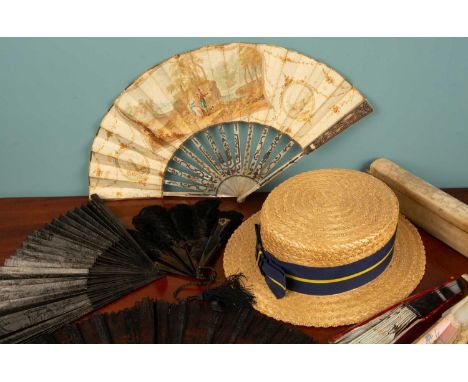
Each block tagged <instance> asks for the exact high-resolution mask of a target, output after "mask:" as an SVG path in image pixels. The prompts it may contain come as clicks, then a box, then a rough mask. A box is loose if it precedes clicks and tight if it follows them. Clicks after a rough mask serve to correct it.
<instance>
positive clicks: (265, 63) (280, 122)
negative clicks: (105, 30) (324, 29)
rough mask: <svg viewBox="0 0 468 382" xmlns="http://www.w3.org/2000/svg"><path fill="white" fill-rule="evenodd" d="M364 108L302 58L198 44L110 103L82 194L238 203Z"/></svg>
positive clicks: (366, 109) (341, 82) (261, 48)
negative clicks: (215, 198) (222, 199)
mask: <svg viewBox="0 0 468 382" xmlns="http://www.w3.org/2000/svg"><path fill="white" fill-rule="evenodd" d="M371 111H372V108H371V106H370V105H369V103H368V102H367V101H366V100H365V99H364V97H363V96H362V95H361V94H360V92H359V91H358V90H357V89H355V88H354V87H353V86H352V85H351V84H350V83H349V82H347V81H346V80H345V79H344V78H343V77H342V76H341V75H340V74H338V73H337V72H336V71H335V70H334V69H332V68H330V67H328V66H327V65H325V64H323V63H321V62H319V61H316V60H314V59H312V58H310V57H306V56H304V55H302V54H299V53H297V52H294V51H291V50H287V49H284V48H281V47H277V46H271V45H264V44H246V43H233V44H228V45H217V46H206V47H203V48H200V49H197V50H194V51H191V52H187V53H183V54H179V55H176V56H174V57H172V58H170V59H168V60H167V61H164V62H163V63H161V64H159V65H156V66H155V67H153V68H151V69H150V70H148V71H147V72H145V73H144V74H143V75H141V76H140V77H139V78H138V79H137V80H136V81H135V82H133V83H132V84H131V85H130V86H129V87H127V88H126V89H125V90H124V91H123V92H122V94H121V95H120V96H119V97H118V98H117V99H116V100H115V102H114V104H113V106H112V107H111V108H110V110H109V111H108V113H107V114H106V116H105V117H104V118H103V120H102V122H101V125H100V129H99V130H98V133H97V135H96V138H95V139H94V142H93V145H92V153H91V161H90V167H89V192H90V194H92V193H97V194H99V195H100V196H101V197H103V198H109V199H126V198H145V197H162V196H164V195H176V196H218V197H236V198H237V199H238V201H242V200H244V199H245V197H246V196H247V195H249V194H250V193H252V192H254V191H255V190H257V189H259V188H260V187H262V186H263V185H265V184H266V183H268V182H269V181H270V180H272V179H273V178H274V177H275V176H276V175H278V174H279V173H280V172H282V171H283V170H284V169H286V168H287V167H288V166H290V165H291V164H293V163H294V162H296V161H297V160H298V159H300V158H301V157H302V156H304V155H306V154H308V153H310V152H312V151H314V150H315V149H317V148H318V147H320V146H321V145H323V144H324V143H326V142H327V141H328V140H329V139H331V138H333V137H334V136H335V135H337V134H338V133H340V132H341V131H343V130H344V129H346V128H347V127H349V126H350V125H351V124H353V123H355V122H356V121H358V120H359V119H361V118H362V117H364V116H365V115H367V114H368V113H370V112H371Z"/></svg>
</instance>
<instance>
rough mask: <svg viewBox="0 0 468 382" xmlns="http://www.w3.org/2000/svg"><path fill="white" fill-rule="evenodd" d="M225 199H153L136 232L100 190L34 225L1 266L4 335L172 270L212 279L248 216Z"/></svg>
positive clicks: (52, 320) (20, 337) (60, 319)
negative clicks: (219, 257)
mask: <svg viewBox="0 0 468 382" xmlns="http://www.w3.org/2000/svg"><path fill="white" fill-rule="evenodd" d="M218 204H219V201H217V200H209V201H208V202H199V203H197V204H195V205H194V206H192V207H189V206H187V205H176V206H174V207H173V208H172V209H171V210H169V212H166V210H164V209H162V208H160V207H157V206H152V207H147V208H145V209H143V210H142V212H141V213H140V214H139V215H138V216H137V217H136V218H135V222H136V226H137V228H138V229H139V231H135V232H133V235H131V234H130V233H129V232H128V231H127V230H126V229H125V228H124V227H123V226H122V224H121V223H120V222H119V221H118V220H117V219H116V218H115V217H114V216H113V215H112V213H111V212H110V211H109V210H108V209H107V208H106V207H105V206H104V204H103V203H102V201H101V200H100V199H99V197H98V196H97V195H93V196H92V197H91V200H90V202H89V203H88V204H86V205H84V206H81V207H79V208H77V209H75V210H73V211H70V212H68V213H66V214H63V215H62V216H60V217H59V218H58V219H54V220H53V221H52V222H51V223H50V224H48V225H46V226H45V227H44V228H42V229H40V230H37V231H35V232H33V233H31V234H30V235H29V236H28V237H27V238H26V240H25V241H24V242H23V244H22V245H21V247H20V248H19V249H18V250H17V251H16V253H15V254H14V255H13V256H11V257H10V258H8V259H7V260H6V261H5V264H4V265H3V266H2V267H0V343H11V342H26V341H29V340H30V339H31V338H33V337H35V336H37V335H39V334H41V333H48V332H51V331H53V330H54V329H56V328H58V327H60V326H62V325H64V324H65V323H67V322H71V321H73V320H75V319H78V318H80V317H82V316H83V315H85V314H88V313H89V312H91V311H93V310H95V309H97V308H99V307H101V306H104V305H106V304H108V303H110V302H112V301H114V300H116V299H117V298H119V297H121V296H123V295H125V294H127V293H128V292H130V291H131V290H134V289H137V288H139V287H142V286H143V285H145V284H147V283H149V282H151V281H153V280H155V279H157V278H160V277H162V276H164V275H165V272H172V273H176V274H183V275H186V276H192V277H198V278H200V279H208V280H209V281H211V280H212V278H213V277H212V275H210V274H209V272H206V269H207V266H208V265H209V263H210V261H211V260H212V259H213V257H214V255H215V254H217V253H219V251H217V250H218V249H219V247H220V246H222V245H223V244H224V243H225V242H226V240H227V238H228V236H229V235H230V232H232V231H233V230H234V229H235V228H236V227H237V226H238V225H239V224H240V222H241V221H242V215H241V214H238V213H235V212H233V211H227V212H224V211H223V212H220V211H219V210H218ZM159 215H161V216H159ZM171 219H172V220H171ZM184 219H185V220H184ZM184 223H190V224H191V227H187V226H184ZM145 235H148V236H147V237H146V236H145ZM137 240H138V241H137ZM139 243H142V244H143V248H142V246H141V245H140V244H139ZM189 265H192V268H189Z"/></svg>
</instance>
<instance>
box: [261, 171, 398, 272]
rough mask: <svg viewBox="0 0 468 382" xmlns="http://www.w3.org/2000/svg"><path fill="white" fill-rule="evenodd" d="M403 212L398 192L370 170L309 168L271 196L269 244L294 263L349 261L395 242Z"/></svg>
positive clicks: (264, 227) (265, 215)
mask: <svg viewBox="0 0 468 382" xmlns="http://www.w3.org/2000/svg"><path fill="white" fill-rule="evenodd" d="M398 213H399V208H398V199H397V197H396V196H395V194H394V193H393V191H392V190H391V189H390V188H389V187H388V186H386V185H385V184H384V183H383V182H382V181H380V180H378V179H376V178H374V177H372V176H370V175H368V174H365V173H362V172H358V171H354V170H346V169H324V170H317V171H309V172H305V173H302V174H300V175H298V176H295V177H293V178H291V179H289V180H287V181H286V182H284V183H283V184H281V185H280V186H278V187H277V188H275V189H274V190H273V191H272V192H271V193H270V195H269V196H268V198H267V199H266V201H265V203H264V204H263V206H262V210H261V214H260V221H261V233H262V240H263V245H264V247H265V249H266V250H267V251H269V252H271V253H273V254H274V255H275V256H276V257H277V258H278V259H279V260H282V261H286V262H290V263H295V264H300V265H306V266H317V267H321V266H324V267H326V266H338V265H343V264H348V263H351V262H354V261H357V260H359V259H362V258H364V257H367V256H370V255H371V254H372V253H374V252H375V251H377V250H378V249H379V248H381V247H382V246H384V245H385V244H386V243H387V242H388V241H389V239H390V238H391V237H392V235H393V234H394V232H395V229H396V226H397V223H398Z"/></svg>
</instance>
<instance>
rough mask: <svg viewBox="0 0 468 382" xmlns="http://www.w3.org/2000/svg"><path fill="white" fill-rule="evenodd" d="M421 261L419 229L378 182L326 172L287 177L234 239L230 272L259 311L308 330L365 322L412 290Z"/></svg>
mask: <svg viewBox="0 0 468 382" xmlns="http://www.w3.org/2000/svg"><path fill="white" fill-rule="evenodd" d="M424 267H425V256H424V246H423V244H422V241H421V238H420V236H419V234H418V231H417V230H416V228H415V227H414V226H413V225H412V224H411V223H410V222H409V221H408V220H406V218H405V217H404V216H402V215H400V214H399V208H398V199H397V198H396V196H395V194H394V193H393V192H392V191H391V190H390V188H388V187H387V186H386V185H385V184H384V183H383V182H381V181H380V180H378V179H376V178H374V177H372V176H371V175H368V174H366V173H362V172H359V171H354V170H345V169H326V170H317V171H310V172H305V173H302V174H300V175H297V176H295V177H293V178H290V179H289V180H287V181H286V182H284V183H282V184H281V185H280V186H278V187H277V188H275V189H274V190H273V191H272V192H271V193H270V195H269V196H268V197H267V199H266V201H265V203H264V204H263V206H262V209H261V211H260V212H258V213H256V214H255V215H253V216H251V217H250V218H249V219H247V220H246V221H245V222H244V223H243V224H242V225H241V226H240V227H239V228H238V229H237V230H236V231H235V232H234V234H233V235H232V237H231V239H230V240H229V242H228V244H227V246H226V251H225V254H224V271H225V273H226V276H228V275H233V274H237V273H243V274H244V275H245V284H246V286H247V287H248V288H250V289H251V290H252V292H253V293H254V295H255V298H256V303H255V308H256V309H257V310H259V311H260V312H262V313H264V314H266V315H268V316H270V317H273V318H276V319H278V320H282V321H286V322H290V323H293V324H296V325H306V326H321V327H327V326H339V325H347V324H353V323H356V322H359V321H362V320H364V319H366V318H368V317H370V316H372V315H374V314H375V313H378V312H379V311H381V310H383V309H384V308H386V307H388V306H389V305H392V304H394V303H396V302H398V301H399V300H402V299H403V298H405V297H406V296H408V295H409V294H410V293H411V292H412V291H413V290H414V288H415V287H416V286H417V285H418V283H419V282H420V280H421V278H422V276H423V274H424Z"/></svg>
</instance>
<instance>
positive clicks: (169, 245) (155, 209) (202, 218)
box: [131, 199, 243, 280]
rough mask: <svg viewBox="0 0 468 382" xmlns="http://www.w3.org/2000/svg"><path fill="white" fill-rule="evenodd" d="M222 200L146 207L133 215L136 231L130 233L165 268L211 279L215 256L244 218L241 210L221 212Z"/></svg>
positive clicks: (179, 273) (165, 269)
mask: <svg viewBox="0 0 468 382" xmlns="http://www.w3.org/2000/svg"><path fill="white" fill-rule="evenodd" d="M219 203H220V202H219V200H216V199H214V200H206V201H205V200H204V201H200V202H198V203H195V204H194V205H192V206H189V205H187V204H178V205H176V206H174V207H172V208H171V209H169V210H166V209H165V208H163V207H160V206H150V207H146V208H143V209H142V210H141V211H140V213H139V214H138V215H137V216H135V217H134V218H133V225H134V226H135V228H136V230H135V231H131V233H132V235H133V236H134V237H135V239H136V240H137V241H138V242H139V243H140V245H141V246H142V247H143V248H144V249H145V251H146V253H148V255H149V256H150V257H151V258H152V259H153V260H154V261H155V262H157V263H158V264H159V266H160V268H161V269H162V270H164V271H166V272H169V273H174V274H178V275H183V276H189V277H193V278H196V279H202V280H204V279H208V278H209V277H211V272H210V265H211V264H212V262H213V258H214V256H215V255H216V254H217V253H219V249H220V248H221V247H222V246H223V245H224V244H225V243H226V241H227V239H228V238H229V236H231V234H232V233H233V232H234V230H235V229H236V228H237V227H238V226H239V225H240V223H241V222H242V219H243V215H242V214H241V213H239V212H236V211H220V210H219V209H218V206H219Z"/></svg>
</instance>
